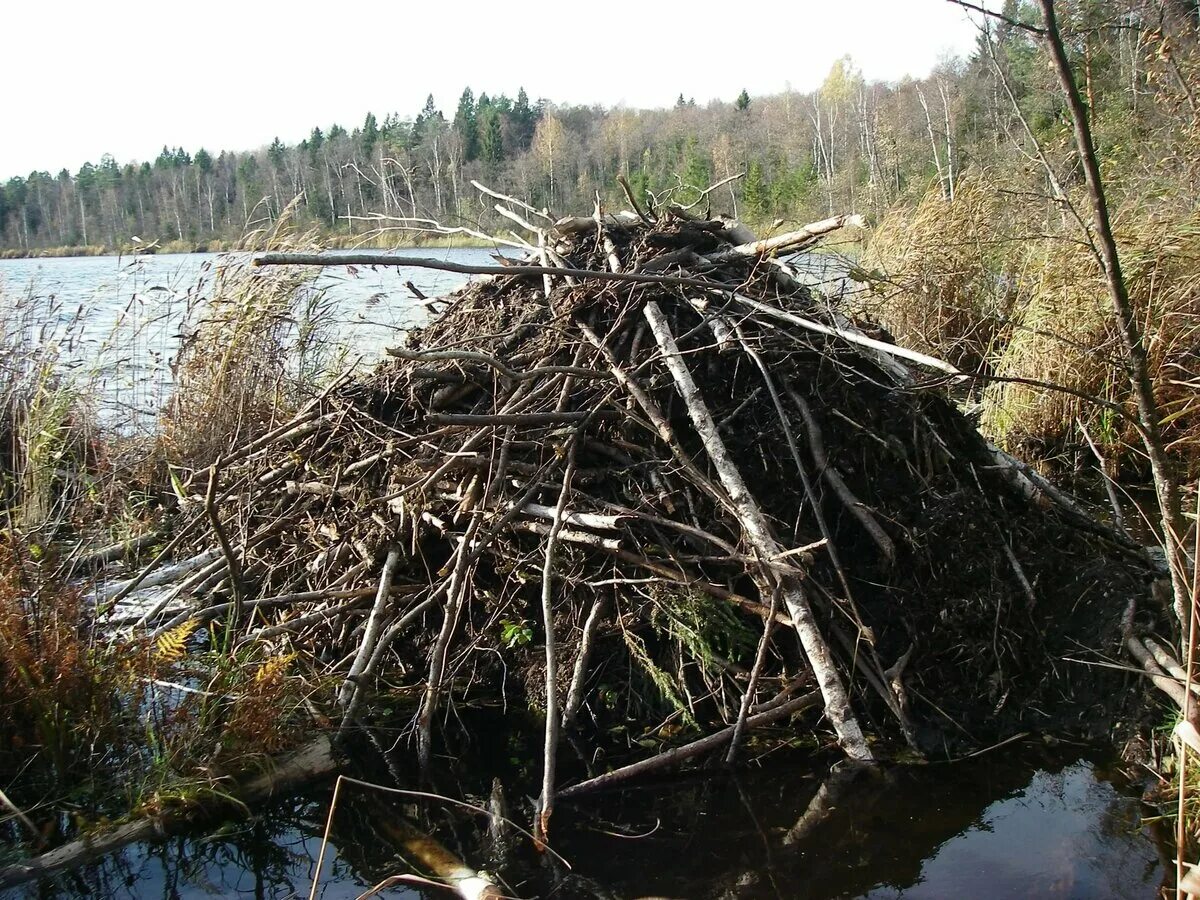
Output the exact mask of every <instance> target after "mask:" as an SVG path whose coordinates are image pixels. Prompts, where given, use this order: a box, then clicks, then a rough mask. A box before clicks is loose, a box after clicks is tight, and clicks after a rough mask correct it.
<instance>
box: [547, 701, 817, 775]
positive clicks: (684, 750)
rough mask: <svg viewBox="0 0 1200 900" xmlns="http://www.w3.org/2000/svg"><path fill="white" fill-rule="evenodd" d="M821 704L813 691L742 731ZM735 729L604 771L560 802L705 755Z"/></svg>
mask: <svg viewBox="0 0 1200 900" xmlns="http://www.w3.org/2000/svg"><path fill="white" fill-rule="evenodd" d="M820 702H821V695H820V693H819V692H817V691H813V692H812V693H811V694H805V695H804V696H803V697H797V698H796V699H795V700H791V701H788V702H787V703H783V704H780V705H779V706H774V707H772V708H770V709H768V710H765V711H764V712H760V713H757V714H756V715H753V716H750V717H749V718H748V719H746V723H745V727H746V728H759V727H761V726H763V725H770V724H771V723H772V722H778V721H779V720H780V719H783V718H786V717H787V716H790V715H792V714H794V713H798V712H802V711H804V710H806V709H811V708H812V707H814V706H817V705H818V704H819V703H820ZM735 728H736V726H734V725H730V726H729V727H728V728H722V729H721V730H720V731H718V732H715V733H713V734H710V735H708V736H707V737H702V738H700V739H699V740H696V741H692V742H691V743H690V744H684V745H683V746H682V747H675V748H674V749H672V750H667V751H665V752H663V753H660V754H658V756H652V757H650V758H649V759H643V760H640V761H639V762H635V763H631V764H630V765H628V766H622V767H621V768H620V769H614V770H613V771H611V772H605V773H604V774H603V775H597V776H596V777H595V778H589V779H588V780H587V781H581V782H580V783H579V784H576V785H573V786H571V787H569V788H567V789H565V790H562V791H559V792H558V796H559V798H560V799H566V798H568V797H578V796H579V795H580V794H588V793H591V792H592V791H599V790H603V789H604V788H610V787H613V786H615V785H618V784H622V783H624V782H626V781H629V780H630V779H633V778H637V777H638V776H639V775H645V774H647V773H649V772H661V771H663V770H664V769H670V768H672V767H674V766H677V765H679V763H681V762H684V761H686V760H689V759H692V758H693V757H695V756H699V755H700V754H701V753H706V752H708V751H709V750H715V749H717V748H718V747H720V746H721V745H722V744H724V743H725V742H726V741H728V740H730V739H731V738H732V737H733V733H734V731H735Z"/></svg>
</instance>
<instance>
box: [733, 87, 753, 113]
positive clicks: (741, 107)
mask: <svg viewBox="0 0 1200 900" xmlns="http://www.w3.org/2000/svg"><path fill="white" fill-rule="evenodd" d="M733 105H734V108H735V109H736V110H737V111H738V112H745V111H746V110H748V109H749V108H750V94H749V93H747V92H746V89H745V88H743V89H742V92H741V93H740V94H738V95H737V99H736V100H735V101H733Z"/></svg>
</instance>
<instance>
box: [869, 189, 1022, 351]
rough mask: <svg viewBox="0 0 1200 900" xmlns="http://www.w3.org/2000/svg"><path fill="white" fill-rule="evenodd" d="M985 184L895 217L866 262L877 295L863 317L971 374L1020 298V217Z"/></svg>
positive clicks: (876, 237)
mask: <svg viewBox="0 0 1200 900" xmlns="http://www.w3.org/2000/svg"><path fill="white" fill-rule="evenodd" d="M986 179H987V176H986V174H984V173H975V174H973V175H970V176H968V177H966V178H964V179H963V180H962V181H961V182H960V183H959V185H958V187H957V188H956V190H955V195H954V200H953V201H946V200H944V199H943V197H942V193H941V189H940V188H938V187H934V188H931V189H930V190H929V191H928V192H927V193H926V194H925V196H924V197H923V198H922V199H921V200H920V201H919V202H918V203H917V205H916V206H915V207H912V208H907V207H897V208H895V209H893V210H891V211H890V212H889V213H888V215H887V216H885V217H884V219H883V221H882V222H881V223H880V225H879V227H878V228H877V229H876V230H875V232H874V233H873V234H872V235H871V239H870V243H869V245H868V247H867V251H866V253H865V254H864V256H863V259H862V267H863V269H864V270H866V272H865V273H864V274H865V275H866V277H867V278H868V283H869V284H870V285H871V288H872V291H871V293H870V295H869V296H867V297H865V298H861V299H860V304H861V307H860V312H865V313H867V314H869V315H871V316H872V317H874V318H877V319H878V320H879V321H880V323H881V324H883V325H884V326H885V327H886V328H887V329H888V330H889V331H890V332H891V333H892V334H893V336H894V337H895V338H896V339H897V340H898V341H899V342H900V343H901V344H903V345H905V346H908V347H912V348H914V349H918V350H922V351H925V352H929V353H935V354H937V355H939V356H941V357H942V358H944V359H946V360H947V361H949V362H952V363H954V365H956V366H958V367H959V368H961V369H964V370H967V371H980V370H986V369H987V368H988V367H989V366H990V365H991V363H992V362H993V361H994V360H995V358H996V356H997V353H998V350H999V347H1000V345H1001V343H1002V341H1003V339H1004V335H1005V333H1006V323H1007V321H1008V318H1009V316H1010V315H1011V313H1012V310H1013V306H1014V304H1015V302H1016V299H1017V298H1016V291H1015V279H1014V269H1015V261H1014V259H1013V253H1012V248H1013V245H1014V243H1015V242H1016V241H1017V240H1018V239H1019V237H1020V233H1021V231H1022V230H1023V229H1022V224H1021V221H1020V218H1021V217H1019V216H1017V215H1015V214H1014V213H1015V212H1016V211H1014V210H1013V209H1012V208H1011V205H1006V204H1005V202H1004V198H1003V197H1002V196H1001V195H1000V193H999V192H998V191H997V190H996V189H995V188H994V187H993V186H992V185H990V184H989V183H988V182H987V180H986ZM871 270H874V271H871Z"/></svg>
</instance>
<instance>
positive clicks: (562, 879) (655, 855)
mask: <svg viewBox="0 0 1200 900" xmlns="http://www.w3.org/2000/svg"><path fill="white" fill-rule="evenodd" d="M510 787H511V785H510ZM368 793H369V792H368V791H365V790H363V789H360V788H354V787H352V786H347V787H344V788H343V791H342V794H341V797H340V799H339V805H338V811H337V814H336V815H335V816H334V819H333V828H332V831H331V837H330V844H329V847H328V849H327V850H326V854H325V858H324V863H323V865H322V868H321V872H320V876H321V877H320V881H319V887H318V890H317V892H316V896H317V897H319V898H322V900H351V898H357V897H360V896H361V895H363V894H364V893H365V892H366V891H368V890H369V889H370V888H371V887H372V886H373V885H376V884H379V883H380V882H382V881H383V880H384V879H386V878H388V877H389V876H393V875H398V874H406V873H408V874H419V869H414V868H412V867H409V866H408V865H407V864H406V863H405V862H404V860H403V859H402V857H401V856H400V855H399V854H398V852H397V849H396V847H395V846H394V845H392V844H390V843H389V842H388V840H387V839H386V837H384V836H382V829H378V828H373V827H372V824H371V823H372V822H373V821H378V820H379V819H380V818H386V817H388V816H389V815H390V816H396V815H403V816H408V817H413V816H418V817H423V818H424V821H425V824H426V826H427V827H428V828H430V830H431V831H432V832H433V833H435V834H437V836H438V837H439V838H440V840H441V841H442V842H443V843H444V844H446V845H447V846H450V847H453V848H454V849H455V851H456V852H458V853H460V854H461V855H462V856H464V857H466V858H467V859H468V860H469V861H470V862H471V863H473V864H474V865H475V866H476V867H477V868H484V867H485V865H486V866H489V867H490V866H491V865H492V864H493V863H494V862H495V861H496V858H495V857H494V856H489V851H488V850H486V849H484V848H482V847H481V842H480V841H479V840H478V837H477V835H478V834H479V833H480V832H481V831H482V827H483V826H482V825H481V824H480V823H479V820H477V819H476V820H474V821H472V820H470V819H464V818H463V817H462V816H460V815H456V814H454V812H453V810H451V809H447V808H445V807H440V806H439V805H438V804H436V803H428V804H421V805H420V806H414V805H413V803H412V801H403V802H389V801H388V800H387V799H386V798H384V799H378V798H371V797H368V796H365V795H366V794H368ZM1131 793H1132V791H1131V786H1130V785H1129V784H1128V783H1127V782H1125V781H1124V780H1122V779H1121V778H1120V777H1119V776H1116V775H1114V773H1112V772H1111V771H1109V770H1108V769H1106V767H1105V766H1104V765H1102V764H1100V763H1097V762H1096V761H1094V760H1088V759H1080V758H1070V757H1067V758H1065V759H1062V760H1060V761H1059V762H1057V763H1048V762H1047V761H1046V760H1045V759H1042V760H1040V761H1032V760H1030V759H1029V758H1028V757H1022V756H1020V755H1017V756H1009V757H1005V756H1001V755H997V756H996V757H995V758H992V759H988V758H981V759H978V760H973V761H970V762H964V763H956V764H943V765H931V766H924V767H907V768H899V769H892V770H885V771H883V772H867V773H864V774H857V775H855V774H851V775H842V776H837V775H835V776H832V777H830V776H828V775H827V773H817V772H814V771H812V770H811V769H808V768H806V767H804V765H802V764H801V765H798V766H794V765H791V764H788V763H787V762H783V761H779V762H776V763H775V764H772V765H770V766H767V767H765V768H763V769H759V770H755V771H750V772H745V773H742V774H740V775H738V776H736V777H734V776H728V775H721V774H715V775H712V776H710V777H707V778H699V777H694V778H685V779H680V780H675V781H669V782H659V783H657V784H650V785H646V786H641V787H634V788H630V789H627V790H623V791H614V792H611V793H606V794H599V795H595V796H594V797H590V798H586V799H581V800H579V801H578V802H575V803H571V804H566V803H564V804H561V805H560V806H559V809H558V811H557V812H556V813H555V816H554V822H553V825H552V829H551V837H552V843H553V845H554V847H555V849H556V851H557V852H558V853H560V854H561V855H562V856H563V857H564V858H565V859H566V860H567V861H568V862H569V864H570V865H571V870H570V871H569V872H566V871H564V870H560V871H559V872H558V873H557V875H554V874H551V873H550V872H548V871H547V868H546V865H545V863H544V861H541V862H539V861H538V860H536V858H535V854H533V853H531V852H529V851H528V848H527V847H524V848H518V850H516V851H515V852H514V853H513V854H512V855H511V856H510V857H509V858H508V861H507V862H506V863H505V864H502V865H499V866H497V867H496V868H491V869H490V871H493V872H496V871H500V872H502V873H504V874H505V875H506V876H507V878H508V879H509V881H508V886H509V888H510V889H511V895H512V896H517V897H526V898H529V897H547V896H554V897H555V898H592V900H595V898H605V900H609V898H634V897H658V898H714V900H716V898H740V900H758V898H762V900H782V898H809V900H818V898H835V897H856V898H858V897H861V898H870V900H894V898H906V900H936V898H971V900H1002V898H1005V900H1006V898H1025V897H1030V898H1033V897H1037V898H1057V900H1068V898H1079V900H1104V898H1113V900H1116V898H1122V900H1124V898H1130V900H1132V898H1144V900H1150V898H1153V897H1156V896H1157V895H1158V890H1159V888H1160V886H1161V884H1162V881H1163V876H1164V873H1165V869H1164V864H1163V861H1162V859H1161V857H1160V855H1159V852H1158V850H1157V849H1156V844H1155V842H1154V841H1153V840H1152V838H1151V836H1150V835H1149V833H1148V832H1147V830H1146V829H1145V828H1144V827H1143V826H1142V824H1141V819H1140V814H1141V809H1140V807H1139V803H1138V802H1137V800H1136V799H1134V798H1133V796H1131ZM329 801H330V791H329V790H328V789H324V790H318V791H315V792H313V793H311V794H310V795H308V796H306V797H304V798H300V799H296V800H292V801H290V802H288V803H284V804H281V805H279V806H278V807H276V808H275V809H273V810H269V811H266V812H264V813H263V814H262V815H259V816H258V817H256V818H255V819H254V820H252V821H250V822H247V823H240V824H237V825H230V826H226V827H225V828H223V829H221V830H219V831H216V832H212V833H208V834H205V833H203V832H196V833H193V834H191V835H185V836H180V837H176V838H171V839H168V840H165V841H163V842H160V843H156V844H149V845H139V846H135V847H132V848H129V849H127V850H126V851H125V852H123V853H121V854H118V855H115V856H110V857H108V858H107V859H105V860H104V861H102V862H101V863H99V864H94V865H91V866H88V867H86V868H85V869H83V870H81V871H79V872H76V873H71V874H70V875H63V876H60V877H59V878H57V879H54V880H53V881H47V882H44V883H42V884H41V885H39V886H37V887H28V888H24V889H21V890H19V891H14V892H13V893H12V896H14V897H15V896H21V897H29V898H34V897H37V898H42V900H48V898H68V897H69V898H77V897H78V898H82V897H101V896H102V897H112V898H138V900H151V898H153V900H159V898H161V900H201V898H207V897H213V896H220V897H245V898H255V900H261V898H277V900H284V898H297V897H306V896H308V892H309V889H310V887H311V885H312V872H313V867H314V865H315V862H316V859H317V857H318V854H319V851H320V846H321V837H322V833H323V831H324V824H325V818H326V814H327V812H328V808H329ZM814 811H817V812H816V814H814ZM525 824H528V823H525ZM380 896H384V897H393V898H418V897H421V898H428V900H441V898H444V897H447V896H450V894H449V893H448V892H446V891H444V890H439V889H431V888H423V887H415V886H411V885H404V884H401V885H399V886H398V887H395V888H392V889H388V890H385V891H384V892H382V893H381V894H380Z"/></svg>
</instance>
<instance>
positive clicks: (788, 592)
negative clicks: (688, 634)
mask: <svg viewBox="0 0 1200 900" xmlns="http://www.w3.org/2000/svg"><path fill="white" fill-rule="evenodd" d="M643 312H644V313H645V316H646V320H647V321H648V322H649V323H650V330H651V332H653V334H654V337H655V340H657V341H658V346H659V348H660V349H661V350H662V352H663V356H664V359H665V362H666V364H667V368H668V369H669V370H670V372H671V376H672V377H673V378H674V379H675V386H676V389H677V390H678V392H679V396H680V397H681V398H682V399H683V402H684V406H686V408H687V411H688V415H689V417H690V418H691V420H692V424H693V425H695V426H696V432H697V434H698V435H699V436H700V440H701V441H702V442H703V443H704V448H705V450H706V451H707V452H708V457H709V459H710V460H711V461H712V464H713V468H715V469H716V470H717V475H718V476H719V477H720V479H721V483H722V484H724V485H725V489H726V491H728V493H729V498H730V500H731V501H732V503H733V507H734V512H735V514H736V515H737V517H738V520H739V522H740V523H741V525H742V530H743V532H744V533H745V535H746V538H747V540H748V541H749V542H750V543H751V545H752V546H753V547H754V548H755V549H756V550H757V551H758V552H759V554H760V555H761V556H763V557H764V558H766V559H774V558H776V557H778V556H779V554H781V553H782V552H783V550H784V548H782V547H781V546H780V545H779V542H778V541H777V540H776V539H775V536H774V534H772V532H771V526H770V525H769V524H768V522H767V519H766V516H764V515H763V512H762V510H761V509H760V508H759V505H758V502H757V501H756V500H755V499H754V496H753V495H752V494H751V493H750V489H749V488H748V487H747V486H746V482H745V480H744V479H743V478H742V475H741V472H739V471H738V469H737V466H735V465H734V463H733V459H732V457H730V455H729V451H728V450H727V449H726V448H725V442H724V441H723V440H722V439H721V435H720V432H718V431H717V423H716V422H714V421H713V418H712V414H711V413H710V412H709V411H708V407H707V406H706V405H705V403H704V398H703V397H702V396H701V394H700V389H699V388H698V387H697V386H696V382H695V381H694V380H693V379H692V374H691V372H689V371H688V367H687V364H686V363H685V362H684V361H683V357H682V355H681V354H680V352H679V347H678V346H677V345H676V344H675V338H674V336H673V335H672V334H671V328H670V325H669V324H668V323H667V319H666V316H664V315H663V312H662V310H661V309H660V308H659V306H658V304H657V303H655V302H654V301H650V302H649V303H647V304H646V306H645V308H644V310H643ZM780 587H781V588H782V590H783V599H784V603H785V604H786V605H787V608H788V612H789V613H790V614H791V617H792V621H793V622H794V623H795V627H796V633H797V634H798V635H799V637H800V643H801V644H802V645H803V646H804V652H805V655H807V656H808V661H809V665H811V666H812V669H813V674H814V675H816V677H817V684H818V685H819V686H820V688H821V694H822V696H823V697H824V698H825V712H826V714H827V715H828V716H829V720H830V722H832V723H833V727H834V730H836V731H837V734H838V740H839V743H840V744H841V746H842V749H843V750H845V752H846V755H847V756H849V757H850V758H851V759H857V760H864V761H873V760H874V755H873V754H872V753H871V748H870V747H869V746H867V740H866V738H865V737H864V735H863V732H862V728H861V727H860V726H859V724H858V720H857V719H856V718H855V716H854V711H853V710H852V709H851V707H850V698H849V696H848V695H847V693H846V688H845V686H844V685H843V684H842V677H841V675H840V674H839V673H838V671H837V665H836V663H835V662H834V659H833V654H832V653H831V652H830V650H829V645H828V644H826V643H825V638H824V637H822V636H821V632H820V629H819V628H818V627H817V621H816V617H815V616H814V615H813V612H812V608H811V606H810V605H809V602H808V598H807V597H806V596H805V595H804V591H803V589H802V588H801V586H800V582H799V580H798V579H797V578H796V577H795V576H786V575H785V576H781V577H780Z"/></svg>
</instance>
